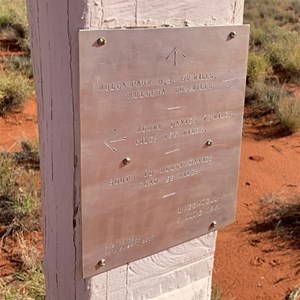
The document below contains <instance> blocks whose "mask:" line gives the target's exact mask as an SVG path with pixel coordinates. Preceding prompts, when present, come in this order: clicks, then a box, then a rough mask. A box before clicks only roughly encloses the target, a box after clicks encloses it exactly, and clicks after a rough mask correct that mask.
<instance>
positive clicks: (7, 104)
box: [0, 72, 32, 116]
mask: <svg viewBox="0 0 300 300" xmlns="http://www.w3.org/2000/svg"><path fill="white" fill-rule="evenodd" d="M31 89H32V83H31V82H30V81H29V80H28V79H26V78H24V77H22V76H21V75H19V74H16V73H10V74H6V73H4V72H0V116H3V115H5V114H7V113H9V112H11V111H13V110H14V109H15V108H18V107H21V106H22V104H23V103H24V101H25V100H26V98H27V97H28V96H29V92H30V90H31Z"/></svg>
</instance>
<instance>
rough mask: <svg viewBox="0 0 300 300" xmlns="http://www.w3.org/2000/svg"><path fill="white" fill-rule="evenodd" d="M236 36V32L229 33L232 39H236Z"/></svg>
mask: <svg viewBox="0 0 300 300" xmlns="http://www.w3.org/2000/svg"><path fill="white" fill-rule="evenodd" d="M235 36H236V32H235V31H231V32H230V33H229V37H230V38H232V39H234V38H235Z"/></svg>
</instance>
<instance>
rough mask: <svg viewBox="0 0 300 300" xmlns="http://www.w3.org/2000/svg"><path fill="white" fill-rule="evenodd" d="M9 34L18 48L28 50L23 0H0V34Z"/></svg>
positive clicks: (26, 23)
mask: <svg viewBox="0 0 300 300" xmlns="http://www.w3.org/2000/svg"><path fill="white" fill-rule="evenodd" d="M1 33H2V35H5V33H6V35H7V33H9V34H8V36H10V39H11V40H15V42H16V44H17V45H18V46H19V47H20V49H22V50H25V51H29V41H28V22H27V16H26V5H25V1H24V0H0V34H1Z"/></svg>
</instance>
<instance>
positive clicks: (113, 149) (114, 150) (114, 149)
mask: <svg viewBox="0 0 300 300" xmlns="http://www.w3.org/2000/svg"><path fill="white" fill-rule="evenodd" d="M104 144H105V145H106V146H107V147H108V148H109V149H110V150H111V151H113V152H117V149H116V148H114V147H112V146H111V145H110V144H109V143H108V142H107V141H104Z"/></svg>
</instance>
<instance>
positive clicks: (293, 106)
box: [276, 97, 300, 133]
mask: <svg viewBox="0 0 300 300" xmlns="http://www.w3.org/2000/svg"><path fill="white" fill-rule="evenodd" d="M276 114H277V115H278V117H279V119H280V121H281V124H282V125H284V126H285V127H286V128H287V129H288V130H289V131H290V132H291V133H295V132H296V131H297V130H298V129H299V128H300V102H299V101H297V100H296V99H294V98H292V97H288V98H282V99H280V100H279V102H278V103H277V106H276Z"/></svg>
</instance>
